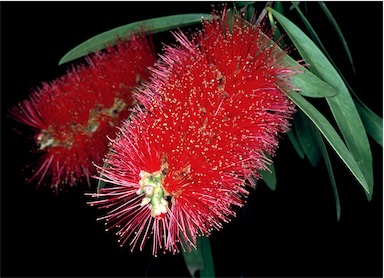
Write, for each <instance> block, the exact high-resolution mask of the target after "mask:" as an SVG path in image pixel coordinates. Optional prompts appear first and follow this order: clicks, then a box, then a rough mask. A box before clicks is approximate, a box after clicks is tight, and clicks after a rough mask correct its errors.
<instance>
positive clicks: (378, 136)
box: [355, 101, 383, 146]
mask: <svg viewBox="0 0 384 278" xmlns="http://www.w3.org/2000/svg"><path fill="white" fill-rule="evenodd" d="M355 104H356V108H357V111H359V114H360V117H361V120H362V121H363V123H364V126H365V129H366V131H367V133H368V134H369V135H370V136H371V137H372V138H373V139H374V140H375V141H376V142H377V143H378V144H379V145H380V146H383V119H382V118H380V117H379V116H377V115H376V114H375V113H374V112H373V111H372V110H371V109H369V108H368V107H367V106H366V105H364V104H363V103H361V102H360V101H355Z"/></svg>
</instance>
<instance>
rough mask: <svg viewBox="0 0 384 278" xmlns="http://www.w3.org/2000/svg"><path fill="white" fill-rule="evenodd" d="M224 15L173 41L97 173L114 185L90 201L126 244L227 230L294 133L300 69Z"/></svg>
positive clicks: (175, 242) (174, 242)
mask: <svg viewBox="0 0 384 278" xmlns="http://www.w3.org/2000/svg"><path fill="white" fill-rule="evenodd" d="M218 16H219V17H220V19H214V18H211V20H203V28H202V30H201V31H199V32H197V33H195V34H194V35H193V37H192V38H191V39H188V38H187V36H186V35H184V34H183V33H180V32H179V33H177V34H176V35H175V37H176V39H177V40H178V42H179V43H180V47H170V46H169V47H166V48H165V53H164V55H162V61H160V62H158V64H157V65H156V66H155V68H153V69H152V78H151V81H150V82H149V83H148V84H146V86H145V88H144V89H143V90H141V92H140V93H139V94H138V95H137V98H138V100H139V102H140V103H141V104H142V106H144V108H140V107H137V108H136V109H135V113H134V114H135V115H134V117H132V118H131V119H130V120H129V121H126V122H125V124H124V125H123V126H122V127H121V128H120V130H121V131H120V134H119V135H118V137H117V138H116V139H115V140H113V141H112V144H111V150H112V151H111V152H110V153H109V155H108V156H107V158H106V160H105V162H106V165H107V166H106V167H101V168H100V171H101V175H102V176H101V179H102V180H104V181H106V182H107V183H109V185H107V187H105V188H103V189H101V192H99V193H98V194H94V195H95V196H94V197H96V198H97V200H93V201H92V202H90V204H91V205H95V206H98V207H100V208H105V209H106V214H105V216H103V217H101V218H100V219H104V220H105V221H106V225H107V227H108V228H112V227H115V228H117V234H118V235H119V237H120V243H121V245H124V244H129V245H130V246H131V248H132V249H134V248H135V247H139V249H140V250H141V249H143V248H144V246H145V243H146V242H147V241H150V242H151V243H150V244H151V245H152V252H153V254H154V255H156V254H157V253H158V252H159V250H160V249H163V251H164V252H167V251H168V252H173V253H174V252H178V251H179V250H185V249H186V250H190V249H191V247H192V248H193V247H194V246H195V245H196V237H197V236H208V235H210V234H211V232H212V230H214V229H216V230H218V229H221V228H222V227H223V223H225V222H228V221H230V219H231V217H232V216H234V215H235V212H234V206H242V205H243V204H244V202H245V199H246V197H247V194H248V192H249V189H250V188H252V186H254V178H258V177H260V175H259V173H258V171H259V170H262V169H266V168H267V165H268V164H269V163H270V162H271V161H270V160H269V159H268V158H267V156H266V154H269V155H274V153H275V150H276V148H277V147H278V138H279V133H281V132H286V131H287V130H288V129H289V120H290V119H291V116H292V114H293V113H294V110H295V108H294V105H293V104H292V102H291V101H290V100H289V99H288V97H287V96H286V93H285V92H287V91H289V90H291V89H292V87H291V86H290V84H289V77H290V76H292V75H293V74H295V73H296V70H293V69H292V68H289V67H287V66H286V64H285V63H284V55H285V54H284V53H283V52H282V51H281V50H280V49H278V47H277V45H275V44H273V43H271V41H270V39H269V38H268V37H267V36H266V35H265V34H264V33H263V32H262V31H261V29H260V27H255V26H252V25H248V24H246V23H245V21H244V20H242V19H241V18H239V17H238V16H235V17H233V18H232V17H229V16H226V15H225V13H219V14H218ZM282 88H283V89H284V90H282Z"/></svg>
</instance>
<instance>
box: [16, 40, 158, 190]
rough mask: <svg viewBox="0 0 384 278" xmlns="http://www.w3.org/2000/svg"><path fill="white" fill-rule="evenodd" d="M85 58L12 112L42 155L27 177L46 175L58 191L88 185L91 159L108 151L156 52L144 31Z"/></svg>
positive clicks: (43, 177) (99, 156)
mask: <svg viewBox="0 0 384 278" xmlns="http://www.w3.org/2000/svg"><path fill="white" fill-rule="evenodd" d="M86 61H87V65H80V66H78V67H77V68H72V69H71V70H69V71H68V72H67V74H66V75H64V76H62V77H60V78H58V79H56V80H54V81H52V82H50V83H43V86H42V88H40V89H38V90H36V91H34V92H33V93H32V94H31V96H30V99H29V100H24V101H23V102H21V103H19V105H18V106H17V107H14V108H13V110H12V111H11V114H12V116H13V117H14V118H15V119H16V120H18V121H20V122H21V123H24V124H26V125H28V126H30V127H32V128H34V130H35V131H36V135H35V140H36V143H37V145H38V147H39V151H40V152H41V153H42V156H41V158H40V160H39V161H38V165H37V170H36V171H35V173H34V174H33V176H32V177H31V179H30V180H34V179H38V185H40V184H41V182H42V181H43V180H47V181H48V183H50V186H51V187H53V188H55V189H56V190H57V189H62V188H65V187H66V186H68V185H69V186H74V185H76V184H77V183H78V182H79V181H83V180H84V179H85V180H86V181H87V183H88V185H90V176H91V175H94V174H96V169H95V167H94V165H93V164H92V163H100V162H101V161H102V158H103V156H104V155H105V154H106V153H107V152H108V139H107V136H110V137H114V135H115V133H116V129H115V126H116V124H118V123H119V122H120V121H121V120H123V119H126V118H127V117H128V116H129V115H130V113H131V111H130V109H131V108H132V107H133V105H134V102H135V101H134V99H133V96H132V90H133V89H134V88H136V87H137V86H138V85H140V84H141V82H142V81H144V80H146V79H147V78H148V76H149V71H148V70H147V67H148V66H153V65H154V63H155V61H156V57H155V54H154V52H153V49H152V45H151V42H150V41H148V39H147V38H146V36H145V34H137V35H133V36H131V37H129V38H128V39H127V40H120V41H119V42H118V43H117V44H116V46H114V47H108V48H107V49H106V50H105V51H104V52H99V53H97V54H93V55H91V56H88V57H87V60H86Z"/></svg>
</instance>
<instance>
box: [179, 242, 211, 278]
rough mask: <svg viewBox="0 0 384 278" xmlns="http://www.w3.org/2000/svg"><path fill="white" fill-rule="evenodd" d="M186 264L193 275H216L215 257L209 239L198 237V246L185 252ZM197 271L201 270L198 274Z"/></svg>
mask: <svg viewBox="0 0 384 278" xmlns="http://www.w3.org/2000/svg"><path fill="white" fill-rule="evenodd" d="M183 257H184V261H185V264H186V265H187V268H188V271H189V273H190V274H191V276H192V277H215V270H214V266H213V258H212V252H211V245H210V243H209V239H208V238H206V237H198V238H197V248H196V249H194V250H192V251H191V252H188V251H185V252H183ZM197 271H199V273H198V275H197V273H196V272H197Z"/></svg>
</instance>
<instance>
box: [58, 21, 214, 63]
mask: <svg viewBox="0 0 384 278" xmlns="http://www.w3.org/2000/svg"><path fill="white" fill-rule="evenodd" d="M202 17H205V18H209V17H210V14H179V15H171V16H164V17H159V18H152V19H147V20H143V21H137V22H133V23H130V24H127V25H124V26H121V27H117V28H114V29H112V30H109V31H106V32H104V33H101V34H99V35H97V36H94V37H92V38H90V39H88V40H86V41H85V42H83V43H81V44H79V45H78V46H76V47H75V48H73V49H72V50H70V51H69V52H68V53H67V54H65V55H64V56H63V58H61V60H60V61H59V65H61V64H64V63H67V62H70V61H72V60H75V59H77V58H80V57H83V56H85V55H88V54H90V53H92V52H95V51H98V50H100V49H104V48H105V46H106V45H113V44H114V43H115V42H116V40H117V39H118V38H124V37H125V36H127V35H129V34H131V33H134V32H137V31H140V30H148V31H149V32H150V33H151V34H155V33H159V32H164V31H168V30H171V29H175V28H179V27H183V26H188V25H191V24H196V23H200V22H201V18H202Z"/></svg>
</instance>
